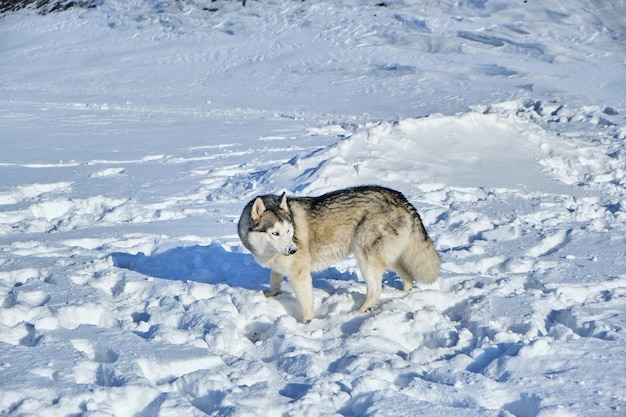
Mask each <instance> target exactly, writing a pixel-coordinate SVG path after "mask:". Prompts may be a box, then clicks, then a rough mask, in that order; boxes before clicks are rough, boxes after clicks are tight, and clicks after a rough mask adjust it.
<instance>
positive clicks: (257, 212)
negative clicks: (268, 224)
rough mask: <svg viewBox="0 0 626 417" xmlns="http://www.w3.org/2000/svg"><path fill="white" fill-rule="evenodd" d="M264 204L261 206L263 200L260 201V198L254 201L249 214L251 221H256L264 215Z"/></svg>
mask: <svg viewBox="0 0 626 417" xmlns="http://www.w3.org/2000/svg"><path fill="white" fill-rule="evenodd" d="M265 210H266V209H265V204H263V200H261V197H257V198H256V200H254V204H252V210H251V212H250V217H251V218H252V220H253V221H254V220H258V219H260V218H261V216H262V215H263V213H265Z"/></svg>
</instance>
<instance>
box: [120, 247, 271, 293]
mask: <svg viewBox="0 0 626 417" xmlns="http://www.w3.org/2000/svg"><path fill="white" fill-rule="evenodd" d="M111 257H112V259H113V264H114V265H115V266H117V267H119V268H125V269H129V270H131V271H135V272H139V273H140V274H143V275H147V276H151V277H155V278H164V279H169V280H174V281H197V282H204V283H208V284H227V285H230V286H233V287H241V288H246V289H249V290H254V291H260V290H262V289H265V288H267V285H268V283H269V270H268V269H265V268H262V267H261V266H259V264H257V263H256V261H255V260H254V257H253V256H252V255H250V254H248V253H237V252H229V251H227V250H226V249H224V247H222V245H220V244H219V243H212V244H210V245H209V246H200V245H195V246H188V247H176V248H173V249H170V250H167V251H165V252H161V253H157V254H155V255H152V256H146V255H145V254H143V253H141V252H140V253H138V254H136V255H133V254H130V253H123V252H115V253H112V254H111Z"/></svg>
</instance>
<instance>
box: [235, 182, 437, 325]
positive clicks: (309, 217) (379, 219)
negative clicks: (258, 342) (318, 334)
mask: <svg viewBox="0 0 626 417" xmlns="http://www.w3.org/2000/svg"><path fill="white" fill-rule="evenodd" d="M238 233H239V237H240V239H241V241H242V242H243V244H244V245H245V247H246V248H247V249H248V250H249V251H250V252H252V254H253V255H254V257H255V259H256V261H257V262H258V263H259V264H260V265H262V266H264V267H267V268H270V269H271V270H272V272H271V274H270V290H269V291H268V292H266V295H267V296H274V295H277V294H278V293H280V285H281V282H282V277H283V276H286V277H287V278H288V279H289V280H290V282H291V284H292V286H293V289H294V292H295V294H296V297H297V299H298V301H299V303H300V309H301V313H302V321H303V322H305V323H307V322H309V321H310V320H312V319H313V286H312V280H311V271H319V270H321V269H324V268H327V267H329V266H330V265H332V264H333V263H335V262H337V261H339V260H340V259H342V258H343V257H345V256H347V255H348V254H351V253H352V254H354V256H355V257H356V260H357V263H358V265H359V269H360V270H361V274H362V276H363V278H364V279H365V283H366V285H367V296H366V297H365V301H364V302H363V304H362V305H361V306H360V307H359V308H358V309H357V311H358V312H365V311H367V310H368V309H370V308H371V307H372V306H373V305H374V304H376V302H377V301H378V298H379V297H380V293H381V290H382V276H383V272H384V271H385V270H386V269H390V270H393V271H395V272H396V273H397V274H398V275H399V276H400V277H401V278H402V281H403V286H404V290H407V291H408V290H410V289H411V288H412V287H413V279H416V280H417V281H418V282H421V283H426V284H430V283H433V282H435V281H436V280H437V277H438V275H439V265H440V261H439V255H438V254H437V251H436V250H435V247H434V245H433V242H432V241H431V240H430V238H429V237H428V234H427V233H426V229H425V228H424V225H423V224H422V220H421V218H420V216H419V214H418V213H417V210H416V209H415V207H413V206H412V205H411V203H409V202H408V200H407V199H406V198H405V197H404V196H403V195H402V194H401V193H400V192H398V191H394V190H391V189H389V188H385V187H379V186H362V187H353V188H347V189H344V190H339V191H334V192H331V193H328V194H324V195H321V196H319V197H299V198H290V197H287V196H286V195H285V194H284V193H283V195H282V196H277V195H263V196H258V197H256V198H255V199H253V200H252V201H250V202H249V203H248V204H247V205H246V207H245V208H244V210H243V213H242V214H241V218H240V219H239V225H238Z"/></svg>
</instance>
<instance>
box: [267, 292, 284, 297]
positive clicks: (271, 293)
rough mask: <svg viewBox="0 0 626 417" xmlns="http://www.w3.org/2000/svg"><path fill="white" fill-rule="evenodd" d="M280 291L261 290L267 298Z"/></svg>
mask: <svg viewBox="0 0 626 417" xmlns="http://www.w3.org/2000/svg"><path fill="white" fill-rule="evenodd" d="M280 293H282V291H263V295H264V296H265V297H267V298H270V297H276V296H277V295H278V294H280Z"/></svg>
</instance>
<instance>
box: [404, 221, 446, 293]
mask: <svg viewBox="0 0 626 417" xmlns="http://www.w3.org/2000/svg"><path fill="white" fill-rule="evenodd" d="M417 226H418V227H417V229H418V230H416V231H415V232H416V233H415V234H414V236H415V237H414V240H413V241H412V242H411V243H410V244H409V245H408V246H407V248H406V249H405V250H404V251H403V252H402V254H401V255H400V260H401V262H402V264H403V265H404V267H405V268H406V269H407V270H408V271H407V272H410V273H411V274H412V275H413V278H415V280H416V281H417V282H420V283H423V284H432V283H433V282H435V281H437V278H438V277H439V268H440V266H441V261H440V259H439V254H438V253H437V251H436V250H435V245H434V244H433V242H432V240H430V238H429V237H428V235H427V234H426V231H425V230H424V228H423V226H422V225H421V224H420V225H417Z"/></svg>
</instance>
